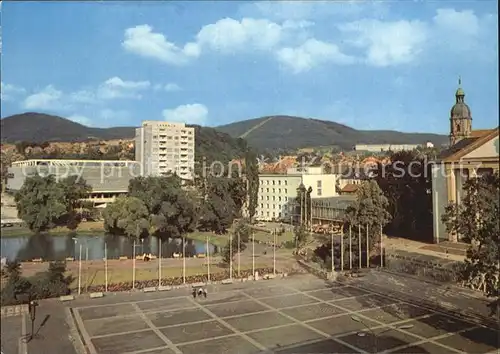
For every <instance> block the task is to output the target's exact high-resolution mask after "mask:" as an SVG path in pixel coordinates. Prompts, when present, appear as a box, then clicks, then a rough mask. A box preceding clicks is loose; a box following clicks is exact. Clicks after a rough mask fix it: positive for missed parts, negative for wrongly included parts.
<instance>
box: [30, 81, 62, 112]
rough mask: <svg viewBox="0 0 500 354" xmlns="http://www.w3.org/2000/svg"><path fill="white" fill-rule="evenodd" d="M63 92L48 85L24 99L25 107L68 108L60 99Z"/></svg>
mask: <svg viewBox="0 0 500 354" xmlns="http://www.w3.org/2000/svg"><path fill="white" fill-rule="evenodd" d="M62 98H63V92H62V91H59V90H57V89H56V88H54V86H52V85H49V86H47V87H45V88H44V89H43V90H42V91H40V92H37V93H35V94H32V95H30V96H28V97H26V99H25V100H24V108H26V109H64V108H68V107H67V105H66V104H64V103H63V102H62V101H61V99H62Z"/></svg>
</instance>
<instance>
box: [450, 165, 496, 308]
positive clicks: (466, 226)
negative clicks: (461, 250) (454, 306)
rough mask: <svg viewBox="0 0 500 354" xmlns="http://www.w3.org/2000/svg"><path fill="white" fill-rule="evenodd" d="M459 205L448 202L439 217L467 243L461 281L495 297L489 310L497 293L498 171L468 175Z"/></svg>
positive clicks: (494, 306)
mask: <svg viewBox="0 0 500 354" xmlns="http://www.w3.org/2000/svg"><path fill="white" fill-rule="evenodd" d="M463 188H464V197H463V199H462V201H461V203H460V204H458V205H457V204H450V205H448V206H447V207H446V211H445V214H444V215H443V217H442V220H443V222H444V223H445V224H446V229H447V231H448V232H449V233H456V234H458V235H460V236H461V237H462V238H463V240H464V241H465V242H470V246H469V249H468V250H467V258H466V259H465V261H464V264H463V271H462V273H461V274H460V277H461V280H462V281H463V282H464V283H466V284H467V285H468V286H470V287H472V288H473V289H476V290H481V291H483V292H484V293H485V294H486V295H487V296H489V297H491V298H494V300H493V302H492V304H493V306H492V310H493V312H495V311H496V310H497V309H498V303H499V296H500V282H499V274H500V273H499V272H500V267H499V263H498V260H499V259H500V224H499V221H498V215H500V205H499V204H500V202H499V199H500V177H499V174H498V172H496V173H495V174H493V175H484V176H482V177H480V178H470V179H469V180H467V181H466V182H465V184H464V187H463Z"/></svg>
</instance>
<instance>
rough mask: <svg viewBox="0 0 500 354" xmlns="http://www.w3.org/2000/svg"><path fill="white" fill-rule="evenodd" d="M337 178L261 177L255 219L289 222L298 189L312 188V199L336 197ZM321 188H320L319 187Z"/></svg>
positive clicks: (318, 175) (324, 175)
mask: <svg viewBox="0 0 500 354" xmlns="http://www.w3.org/2000/svg"><path fill="white" fill-rule="evenodd" d="M335 181H336V176H335V175H331V174H328V175H326V174H287V175H278V174H276V175H272V174H262V175H259V183H260V185H259V195H258V203H257V209H256V214H255V218H256V219H257V220H265V221H270V220H272V219H284V220H288V218H290V217H291V216H292V214H293V207H292V205H293V203H294V201H295V198H296V197H297V188H298V187H299V186H300V184H301V183H302V184H304V186H305V187H306V188H309V187H311V188H312V193H311V198H318V197H321V198H324V197H333V196H336V195H337V193H336V190H335ZM318 186H319V187H318Z"/></svg>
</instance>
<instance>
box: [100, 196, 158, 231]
mask: <svg viewBox="0 0 500 354" xmlns="http://www.w3.org/2000/svg"><path fill="white" fill-rule="evenodd" d="M103 216H104V228H105V230H106V232H108V233H110V234H114V235H127V236H129V237H137V238H138V237H139V236H141V235H143V234H144V233H146V232H147V231H148V229H149V214H148V209H147V208H146V205H144V203H143V202H142V200H140V199H139V198H135V197H118V198H116V200H115V201H114V202H113V203H110V204H108V205H107V206H106V209H104V212H103Z"/></svg>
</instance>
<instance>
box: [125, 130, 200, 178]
mask: <svg viewBox="0 0 500 354" xmlns="http://www.w3.org/2000/svg"><path fill="white" fill-rule="evenodd" d="M194 149H195V133H194V128H189V127H186V125H185V124H184V123H169V122H163V121H143V122H142V126H141V127H140V128H137V129H136V130H135V159H136V161H138V162H139V163H140V164H141V165H142V167H143V169H144V174H145V175H146V176H150V175H154V176H158V175H166V174H168V173H176V174H177V175H178V176H179V177H180V178H182V179H184V180H192V179H193V178H194Z"/></svg>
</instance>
